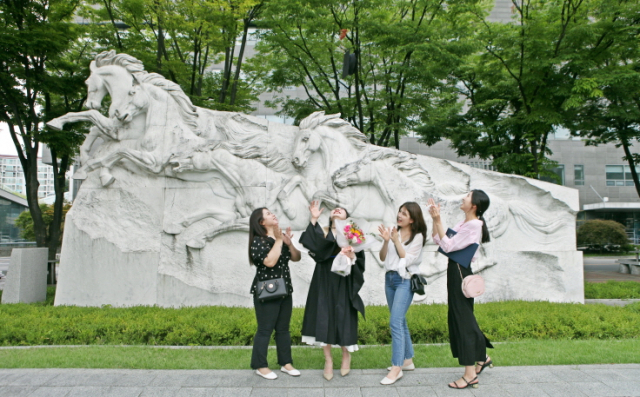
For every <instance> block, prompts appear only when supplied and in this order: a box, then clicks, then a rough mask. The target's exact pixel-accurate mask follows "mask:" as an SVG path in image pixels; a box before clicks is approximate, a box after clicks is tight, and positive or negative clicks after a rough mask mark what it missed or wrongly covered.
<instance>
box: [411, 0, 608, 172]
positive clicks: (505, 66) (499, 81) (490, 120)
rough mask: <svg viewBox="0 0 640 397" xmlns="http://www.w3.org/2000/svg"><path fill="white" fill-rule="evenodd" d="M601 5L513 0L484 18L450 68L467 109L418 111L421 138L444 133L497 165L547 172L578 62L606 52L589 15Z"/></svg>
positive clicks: (463, 150) (579, 0)
mask: <svg viewBox="0 0 640 397" xmlns="http://www.w3.org/2000/svg"><path fill="white" fill-rule="evenodd" d="M599 5H600V2H599V1H598V0H593V1H590V0H523V1H514V2H513V7H512V11H513V18H512V21H511V22H509V23H492V22H484V23H483V24H482V28H481V29H479V30H478V31H477V32H476V33H475V37H474V40H475V44H476V46H477V47H476V50H475V51H474V52H473V54H472V55H471V56H470V57H469V60H468V62H466V63H464V64H463V65H462V66H461V67H459V68H457V69H456V70H455V72H454V73H453V74H452V76H451V79H452V83H455V84H456V86H457V87H458V88H459V93H460V95H461V96H462V97H463V98H464V100H465V104H466V105H467V110H466V111H465V112H464V113H461V114H458V113H456V112H455V109H453V111H450V112H446V113H442V115H441V116H442V117H434V118H432V119H423V121H424V125H423V127H422V128H421V129H419V132H420V133H421V135H422V137H423V138H422V139H423V141H424V142H426V143H427V144H432V143H435V142H437V141H439V140H440V139H442V138H447V139H450V140H451V142H452V146H453V147H454V148H455V149H456V151H457V153H458V154H459V155H461V156H471V157H476V156H477V157H479V158H482V159H490V160H492V161H493V164H494V166H496V168H497V169H498V170H499V171H501V172H506V173H516V174H521V175H525V176H529V177H533V178H539V177H540V176H549V175H550V172H549V170H550V168H551V167H552V166H553V165H554V164H553V162H550V161H549V160H548V158H547V156H548V155H550V154H552V153H551V151H550V150H549V147H548V144H547V140H548V137H549V134H550V133H552V132H553V131H554V128H556V126H561V125H564V124H565V122H566V117H567V115H566V105H567V101H568V100H569V99H570V98H571V96H572V95H573V91H574V89H575V87H576V85H577V84H578V82H579V76H578V70H580V69H581V68H583V67H584V64H585V63H586V62H597V61H598V60H600V59H602V58H603V57H605V55H603V52H602V50H603V48H604V47H606V42H603V41H602V40H599V37H598V35H597V27H596V26H595V25H594V24H593V23H592V22H591V20H592V19H593V18H594V12H595V11H594V8H595V9H597V7H598V6H599ZM479 18H483V16H482V15H479Z"/></svg>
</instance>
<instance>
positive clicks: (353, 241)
mask: <svg viewBox="0 0 640 397" xmlns="http://www.w3.org/2000/svg"><path fill="white" fill-rule="evenodd" d="M334 224H335V225H336V236H335V237H336V242H337V243H338V246H339V247H341V248H344V247H353V251H354V252H360V251H363V250H365V249H367V248H370V247H372V246H373V245H374V244H376V243H377V240H376V239H375V238H374V235H373V234H372V233H365V230H368V229H367V227H368V226H369V223H368V222H366V221H362V220H355V219H351V218H348V219H345V220H340V219H338V220H335V221H334ZM353 264H355V259H354V260H352V259H351V258H349V257H348V256H346V255H345V254H343V253H342V252H341V253H339V254H338V255H336V257H335V259H334V260H333V264H332V265H331V271H332V272H334V273H336V274H339V275H341V276H344V277H346V276H348V275H350V274H351V266H353Z"/></svg>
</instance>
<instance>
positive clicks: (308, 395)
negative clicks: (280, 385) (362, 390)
mask: <svg viewBox="0 0 640 397" xmlns="http://www.w3.org/2000/svg"><path fill="white" fill-rule="evenodd" d="M287 390H288V391H287V397H300V396H304V397H324V396H326V394H325V391H324V390H323V389H309V388H307V389H296V388H289V389H287ZM332 390H339V389H332ZM359 395H360V394H349V395H345V397H351V396H359ZM234 397H236V396H234Z"/></svg>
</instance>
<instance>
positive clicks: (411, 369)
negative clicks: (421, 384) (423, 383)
mask: <svg viewBox="0 0 640 397" xmlns="http://www.w3.org/2000/svg"><path fill="white" fill-rule="evenodd" d="M414 369H416V366H415V364H414V363H411V364H409V365H403V366H402V370H403V371H413V370H414ZM387 371H391V367H387Z"/></svg>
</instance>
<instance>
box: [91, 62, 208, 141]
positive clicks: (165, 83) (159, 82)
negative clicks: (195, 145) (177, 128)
mask: <svg viewBox="0 0 640 397" xmlns="http://www.w3.org/2000/svg"><path fill="white" fill-rule="evenodd" d="M95 62H96V67H98V68H100V67H102V66H108V65H114V66H120V67H122V68H124V69H125V70H126V71H127V72H129V73H131V74H132V75H133V76H134V79H136V80H137V81H138V82H139V83H148V84H152V85H154V86H156V87H160V88H162V89H163V90H165V91H166V92H167V93H168V94H169V95H171V97H172V98H173V99H174V100H175V101H176V103H177V104H178V110H179V112H180V116H182V118H183V120H184V121H185V123H186V124H187V125H188V126H189V127H190V128H191V129H192V130H194V131H196V130H197V129H198V122H197V120H198V112H197V108H196V107H195V106H193V103H192V102H191V99H189V97H188V96H187V95H186V94H185V93H184V91H182V88H181V87H180V86H179V85H178V84H176V83H174V82H173V81H170V80H167V79H165V78H164V76H162V75H160V74H158V73H148V72H147V71H145V70H144V64H143V63H142V61H140V60H139V59H136V58H134V57H132V56H131V55H129V54H116V52H115V51H114V50H111V51H104V52H101V53H100V54H98V55H96V59H95Z"/></svg>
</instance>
